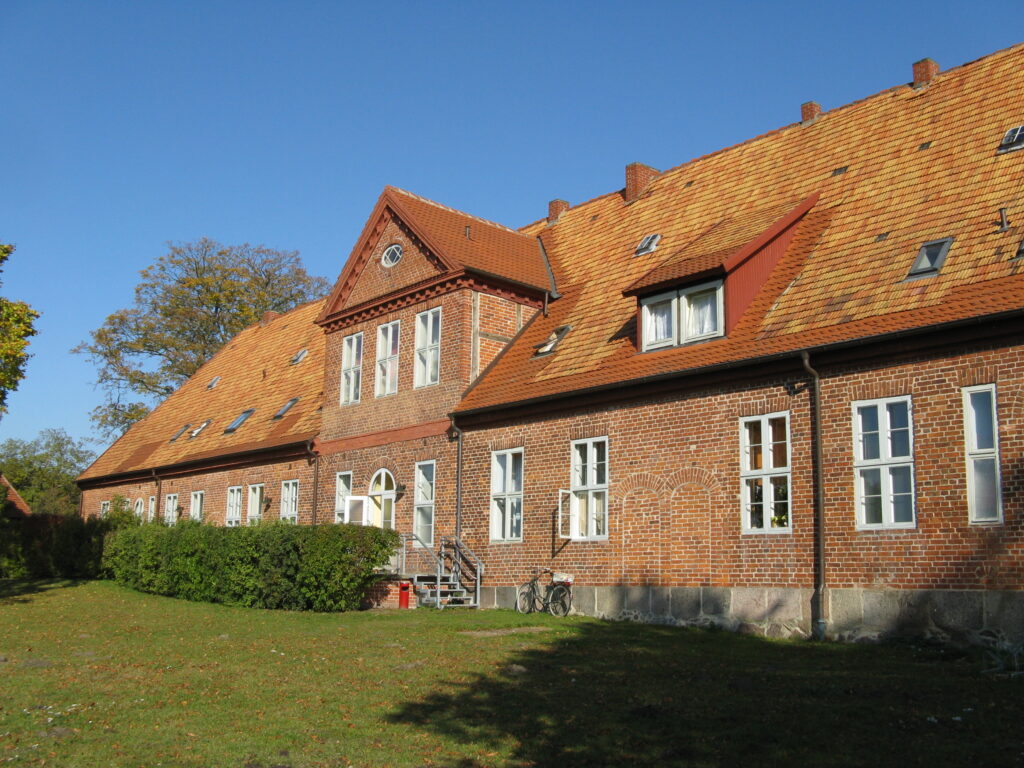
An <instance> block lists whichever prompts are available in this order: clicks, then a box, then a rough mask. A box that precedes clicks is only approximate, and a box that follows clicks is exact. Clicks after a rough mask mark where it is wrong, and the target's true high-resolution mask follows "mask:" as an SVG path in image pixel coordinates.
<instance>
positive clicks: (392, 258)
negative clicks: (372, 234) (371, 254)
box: [380, 243, 402, 267]
mask: <svg viewBox="0 0 1024 768" xmlns="http://www.w3.org/2000/svg"><path fill="white" fill-rule="evenodd" d="M401 260H402V246H401V245H400V244H398V243H392V244H391V245H389V246H388V247H387V248H385V249H384V253H383V254H381V257H380V263H381V264H383V265H384V266H385V267H393V266H395V264H397V263H398V262H399V261H401Z"/></svg>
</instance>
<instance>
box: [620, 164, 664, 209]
mask: <svg viewBox="0 0 1024 768" xmlns="http://www.w3.org/2000/svg"><path fill="white" fill-rule="evenodd" d="M660 173H661V171H659V170H658V169H657V168H651V166H649V165H644V164H643V163H630V164H629V165H627V166H626V191H625V193H624V194H625V197H626V202H627V203H631V202H633V201H634V200H636V199H637V198H638V197H640V195H642V194H643V193H644V191H645V190H646V189H647V187H648V186H650V183H651V182H652V181H654V180H655V179H656V178H657V177H658V175H659V174H660Z"/></svg>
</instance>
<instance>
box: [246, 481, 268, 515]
mask: <svg viewBox="0 0 1024 768" xmlns="http://www.w3.org/2000/svg"><path fill="white" fill-rule="evenodd" d="M265 498H266V492H265V489H264V486H263V483H254V484H252V485H250V486H249V504H248V507H247V509H246V513H245V515H246V520H247V521H248V523H249V525H257V524H258V523H259V521H260V520H262V519H263V500H264V499H265Z"/></svg>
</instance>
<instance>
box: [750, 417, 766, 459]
mask: <svg viewBox="0 0 1024 768" xmlns="http://www.w3.org/2000/svg"><path fill="white" fill-rule="evenodd" d="M746 428H747V463H748V469H764V453H763V450H762V448H761V441H762V437H761V420H760V419H758V420H757V421H748V422H747V423H746Z"/></svg>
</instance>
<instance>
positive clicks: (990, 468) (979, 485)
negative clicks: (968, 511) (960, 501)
mask: <svg viewBox="0 0 1024 768" xmlns="http://www.w3.org/2000/svg"><path fill="white" fill-rule="evenodd" d="M973 468H974V477H973V481H974V483H973V490H974V499H973V502H974V503H973V505H972V506H973V507H974V519H975V520H998V519H999V505H998V501H997V499H998V484H997V482H996V460H995V459H975V460H974V461H973Z"/></svg>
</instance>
